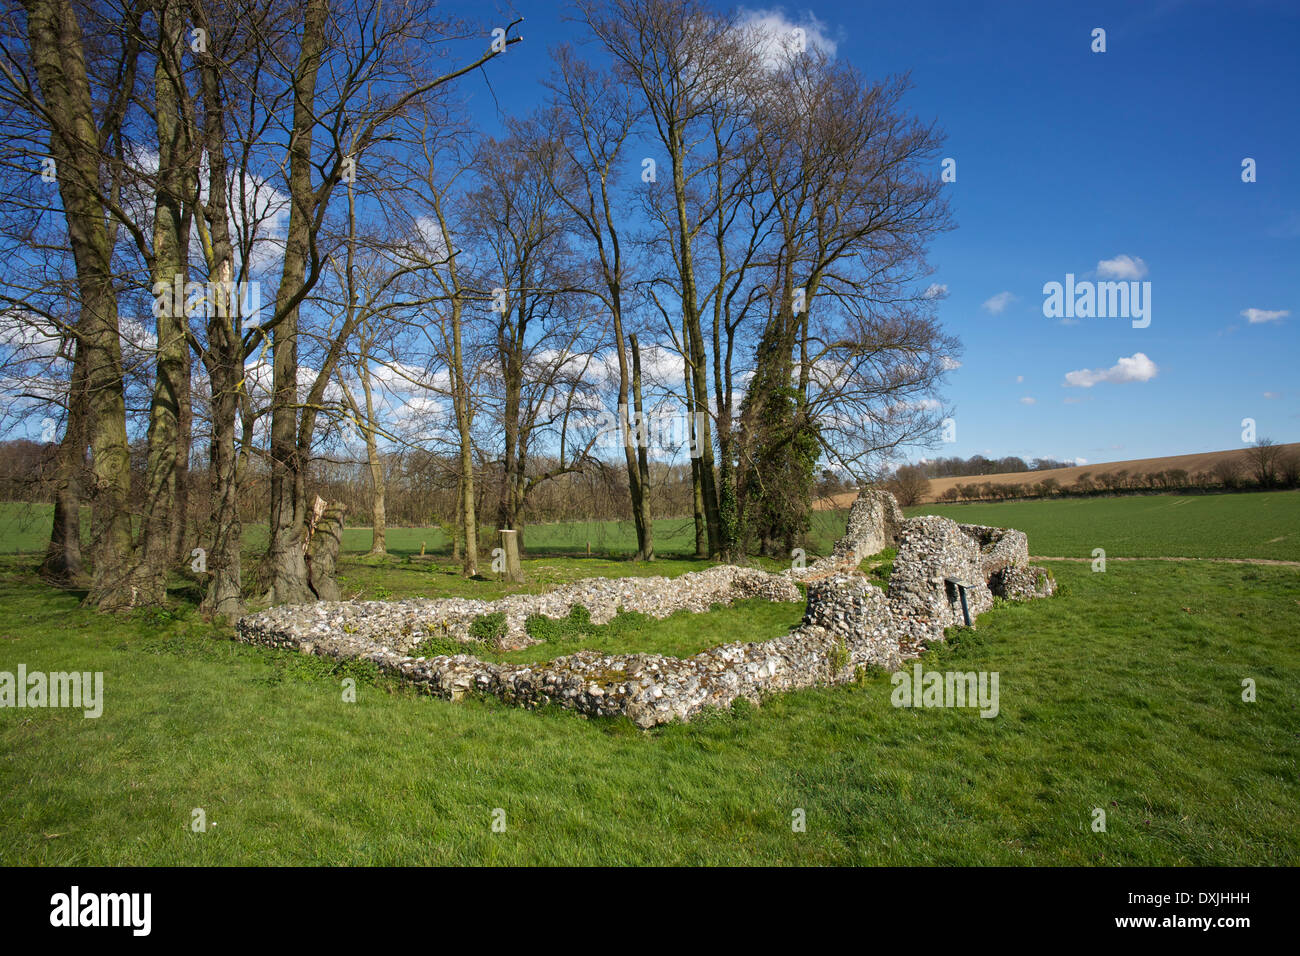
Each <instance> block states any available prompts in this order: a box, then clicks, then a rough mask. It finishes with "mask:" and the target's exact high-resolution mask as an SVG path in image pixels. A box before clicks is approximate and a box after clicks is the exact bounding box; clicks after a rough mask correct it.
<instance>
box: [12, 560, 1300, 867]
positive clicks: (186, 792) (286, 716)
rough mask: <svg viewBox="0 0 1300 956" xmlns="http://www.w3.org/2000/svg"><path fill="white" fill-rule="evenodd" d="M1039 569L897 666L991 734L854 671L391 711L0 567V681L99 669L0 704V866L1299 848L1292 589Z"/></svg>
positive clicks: (872, 860) (1214, 577)
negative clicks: (78, 680)
mask: <svg viewBox="0 0 1300 956" xmlns="http://www.w3.org/2000/svg"><path fill="white" fill-rule="evenodd" d="M1053 570H1054V572H1055V573H1056V574H1057V575H1058V577H1059V579H1060V580H1061V583H1062V593H1061V594H1060V595H1059V596H1058V597H1057V598H1055V599H1053V600H1050V601H1044V602H1037V603H1031V604H1026V605H1014V606H1000V607H998V608H996V609H994V610H993V611H991V612H989V614H988V615H986V616H985V617H984V618H982V619H981V627H980V628H979V630H978V631H977V632H973V633H971V632H962V633H961V634H960V635H959V642H958V643H957V645H956V646H955V647H951V648H944V649H942V651H941V652H938V653H935V654H933V655H932V656H931V657H930V658H928V659H927V660H926V666H927V667H931V666H932V667H936V668H942V669H961V670H996V671H998V672H999V673H1000V675H1001V678H1000V680H1001V701H1000V703H1001V713H1000V714H999V716H998V717H997V718H996V719H993V720H983V719H980V718H979V717H978V716H977V715H976V714H975V713H974V712H973V711H968V710H967V711H958V710H950V711H945V710H901V709H895V708H893V707H891V706H890V703H889V696H890V690H891V685H890V681H889V678H888V676H884V675H882V676H876V677H869V678H867V679H866V680H865V681H864V682H863V683H862V684H861V685H857V686H849V687H843V688H836V689H827V690H812V691H804V692H799V693H794V694H787V695H782V696H778V697H774V698H772V699H771V700H769V701H768V702H767V703H765V704H764V706H762V707H760V708H757V709H755V708H750V707H738V708H736V709H735V710H734V711H732V712H719V713H714V714H712V715H709V716H706V717H704V718H702V719H700V720H698V721H696V722H693V723H691V724H687V725H673V726H669V727H666V728H662V729H660V730H657V731H653V732H649V733H645V732H641V731H638V730H636V729H634V728H633V727H632V726H631V725H630V724H629V723H627V722H626V721H622V720H583V719H581V718H579V717H578V716H576V715H575V714H573V713H571V712H568V711H561V710H558V709H547V710H543V711H540V712H528V711H523V710H517V709H514V708H511V707H508V706H506V705H504V704H500V703H498V702H495V701H476V700H475V701H466V702H460V703H451V702H446V701H442V700H437V699H433V698H428V697H422V696H418V695H416V694H415V693H413V692H411V691H409V690H407V689H403V688H399V687H396V686H394V685H393V684H392V683H391V682H389V681H388V680H386V679H383V678H376V677H375V675H374V674H373V673H367V672H366V671H365V669H363V668H356V667H355V666H353V667H350V668H349V667H341V666H338V665H334V664H332V663H331V662H328V661H323V660H321V659H318V658H309V657H303V656H302V655H298V654H295V653H292V652H274V651H269V650H266V649H261V648H254V647H249V646H244V645H240V644H237V643H234V642H231V641H228V640H224V639H222V634H221V632H219V631H214V630H213V629H212V628H211V627H210V626H209V625H206V624H204V623H203V622H201V621H199V620H197V619H196V618H195V616H194V615H193V613H192V612H191V611H189V610H187V609H184V608H182V609H181V610H180V611H178V612H177V613H176V614H175V615H168V614H158V613H152V614H149V613H142V612H141V613H137V614H136V615H135V616H133V617H130V618H125V619H113V618H105V617H103V616H100V615H98V614H95V613H92V612H90V611H87V610H84V609H82V608H80V607H79V606H78V603H77V596H76V595H75V594H63V593H57V592H51V591H50V590H48V589H47V588H45V587H43V586H42V585H40V584H39V582H37V581H36V580H34V578H33V577H32V575H31V574H30V572H29V571H27V570H25V569H23V568H22V567H21V566H19V565H18V564H17V562H15V561H14V560H13V559H10V560H9V561H6V562H5V563H4V570H3V573H0V606H3V608H4V614H3V624H0V670H9V671H12V670H14V669H15V668H16V666H17V664H18V663H19V662H22V663H25V664H26V665H27V667H28V668H29V669H30V670H47V671H52V670H70V669H77V670H92V671H94V670H100V671H103V672H104V675H105V685H106V686H105V698H106V701H105V707H104V715H103V716H102V717H101V718H99V719H98V720H85V719H83V718H82V717H81V716H80V714H79V713H71V712H67V711H52V710H22V711H18V710H9V709H6V710H3V711H0V862H3V863H23V864H30V863H39V864H221V863H262V864H272V863H286V864H295V863H314V864H337V863H350V864H395V863H412V864H434V863H471V864H480V863H526V864H541V863H580V864H596V863H609V864H632V863H637V864H649V863H709V864H723V863H732V864H747V863H791V864H793V863H801V864H833V863H842V864H855V863H862V864H916V863H928V864H966V863H986V864H1015V863H1036V864H1223V865H1229V864H1246V865H1250V864H1264V863H1271V864H1290V865H1294V864H1296V863H1298V862H1300V827H1298V826H1297V815H1296V813H1295V807H1296V806H1297V805H1300V792H1298V790H1300V788H1298V787H1297V782H1296V781H1297V766H1296V763H1297V757H1296V755H1297V752H1298V750H1300V748H1298V747H1297V739H1298V737H1300V715H1298V714H1297V710H1296V705H1297V703H1300V655H1298V654H1297V651H1296V647H1295V637H1294V635H1295V633H1296V631H1297V626H1298V625H1300V587H1298V586H1297V577H1296V574H1295V572H1294V571H1293V570H1291V569H1287V568H1271V567H1245V566H1236V565H1199V564H1197V565H1186V564H1184V565H1175V564H1167V563H1166V564H1160V563H1146V562H1135V563H1129V564H1124V565H1116V566H1112V567H1111V569H1110V570H1109V571H1108V572H1107V573H1106V574H1093V573H1091V572H1090V570H1089V568H1088V566H1087V565H1068V564H1060V565H1057V566H1055V567H1054V568H1053ZM785 613H786V612H784V611H782V610H781V609H780V606H777V607H773V606H770V605H769V606H768V607H767V608H764V609H762V613H761V614H760V613H759V612H758V610H757V609H756V608H755V607H754V606H752V605H751V604H750V603H749V602H742V604H741V605H738V606H736V607H732V608H728V609H721V610H716V611H714V612H712V613H711V614H710V615H706V616H705V618H708V619H709V621H708V623H706V624H704V625H703V626H704V627H707V628H713V629H715V633H716V636H717V637H718V638H722V637H726V638H731V639H739V638H745V639H760V638H764V637H772V636H776V635H777V634H779V633H781V632H782V631H784V629H785V628H786V627H787V626H788V623H789V617H788V616H783V614H785ZM664 626H665V631H672V630H675V629H677V628H678V627H679V625H678V624H677V622H675V621H674V620H673V619H671V618H670V619H669V620H668V622H666V623H665V625H664ZM680 628H681V629H680V638H679V639H682V640H685V639H686V638H687V632H688V630H689V625H685V624H684V625H681V626H680ZM708 639H709V640H710V641H712V640H714V637H712V636H710V637H709V638H708ZM671 640H672V639H665V641H666V642H667V643H671ZM684 650H685V648H683V651H684ZM345 676H352V677H359V678H360V683H359V687H358V692H357V701H356V703H345V702H343V700H342V693H341V690H340V682H341V680H342V678H343V677H345ZM1245 677H1252V678H1254V679H1255V680H1256V681H1257V683H1258V688H1259V699H1258V701H1257V702H1256V703H1254V704H1246V703H1243V702H1242V701H1241V681H1242V679H1243V678H1245ZM198 807H201V808H203V809H204V811H205V813H206V814H207V817H208V819H209V820H210V821H213V822H215V823H216V824H217V825H216V826H215V827H214V828H211V829H209V831H208V832H206V833H193V832H191V831H190V829H189V824H190V820H191V811H192V810H193V809H194V808H198ZM1094 807H1103V808H1105V809H1106V810H1107V814H1108V829H1107V832H1106V833H1105V834H1098V833H1093V832H1092V831H1091V829H1090V826H1089V824H1090V821H1091V819H1092V816H1091V814H1092V810H1093V808H1094ZM495 808H501V809H504V810H505V812H506V820H507V825H508V828H507V831H506V832H505V833H494V832H492V829H491V819H492V811H493V810H494V809H495ZM796 808H802V809H804V810H805V811H806V813H807V820H808V824H807V832H806V833H792V832H791V828H790V819H791V813H792V811H793V810H795V809H796Z"/></svg>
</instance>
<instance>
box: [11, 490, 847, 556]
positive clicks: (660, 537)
mask: <svg viewBox="0 0 1300 956" xmlns="http://www.w3.org/2000/svg"><path fill="white" fill-rule="evenodd" d="M845 514H846V512H833V511H831V512H824V511H821V512H814V513H813V516H812V528H811V530H810V532H809V536H808V545H807V548H806V550H808V551H809V552H810V553H811V554H814V555H820V554H826V553H828V552H829V551H830V549H831V546H832V545H834V543H835V541H836V539H837V538H838V537H839V536H840V535H841V534H843V533H844V520H845ZM52 516H53V506H52V505H43V504H24V503H21V502H12V501H6V502H0V554H14V553H37V552H42V551H44V550H45V546H46V544H47V543H48V542H49V539H50V522H51V520H52ZM89 517H90V514H89V509H83V514H82V526H83V529H85V530H88V529H89ZM654 526H655V551H656V553H657V554H659V555H660V556H664V557H687V556H690V555H693V554H694V553H695V524H694V522H693V521H692V520H691V519H689V518H661V519H659V520H657V521H655V523H654ZM484 535H485V537H484V541H488V540H491V537H492V531H491V529H484ZM524 535H525V543H526V546H527V550H528V552H529V553H531V554H534V555H538V556H541V555H552V556H555V555H559V556H567V557H578V556H585V555H586V554H587V547H588V545H590V546H591V553H592V555H593V556H594V557H596V558H599V559H610V558H613V559H615V560H619V559H624V558H630V557H632V555H634V554H635V553H636V529H635V527H634V526H633V524H632V522H631V521H574V522H568V523H564V524H530V525H528V526H527V527H526V528H525V529H524ZM372 540H373V538H372V535H371V531H370V528H369V527H355V528H344V529H343V550H344V551H345V552H350V553H364V552H366V551H369V550H370V546H371V543H372ZM266 544H267V530H266V526H265V525H257V524H253V525H247V526H245V528H244V548H245V549H247V550H249V551H254V552H256V551H264V550H265V549H266ZM421 545H424V546H425V549H426V553H428V554H436V555H439V556H441V557H448V556H450V554H451V542H450V541H449V540H448V539H447V537H446V535H445V534H443V532H442V529H441V528H435V527H430V528H389V529H388V530H387V533H386V536H385V546H386V548H387V550H388V551H389V552H390V553H391V554H395V555H398V556H400V557H407V556H410V555H418V554H419V553H420V547H421ZM484 546H485V547H490V545H486V544H485V545H484Z"/></svg>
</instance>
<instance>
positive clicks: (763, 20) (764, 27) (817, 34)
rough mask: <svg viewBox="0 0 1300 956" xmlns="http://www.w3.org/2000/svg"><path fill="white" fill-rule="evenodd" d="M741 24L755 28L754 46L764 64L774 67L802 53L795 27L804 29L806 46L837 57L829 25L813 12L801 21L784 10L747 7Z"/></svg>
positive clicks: (805, 14) (806, 14)
mask: <svg viewBox="0 0 1300 956" xmlns="http://www.w3.org/2000/svg"><path fill="white" fill-rule="evenodd" d="M740 25H741V26H742V27H744V28H748V29H750V30H752V31H753V34H754V47H755V49H756V50H757V51H758V54H759V56H760V57H761V58H762V60H763V65H764V66H765V67H767V68H768V69H769V70H774V69H776V68H777V67H778V66H780V65H781V62H782V61H783V60H784V59H785V58H786V57H787V56H789V55H790V54H792V53H796V52H798V39H797V36H796V34H795V30H796V29H798V30H802V31H803V41H804V46H805V48H806V49H808V50H818V51H820V52H822V53H825V54H826V55H827V56H834V55H835V50H836V46H837V45H836V42H835V41H834V40H833V39H831V36H830V33H829V32H828V31H827V28H826V24H824V23H822V21H820V20H818V19H817V17H815V16H814V15H813V14H811V13H804V15H803V17H802V18H801V19H799V20H791V19H790V18H789V17H787V16H786V15H785V12H784V11H783V10H780V9H772V10H745V9H743V8H742V15H741V18H740Z"/></svg>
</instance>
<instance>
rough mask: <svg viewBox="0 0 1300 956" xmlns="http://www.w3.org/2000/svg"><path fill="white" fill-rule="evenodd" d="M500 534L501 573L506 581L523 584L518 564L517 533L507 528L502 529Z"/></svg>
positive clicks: (521, 572) (521, 569) (521, 570)
mask: <svg viewBox="0 0 1300 956" xmlns="http://www.w3.org/2000/svg"><path fill="white" fill-rule="evenodd" d="M500 534H501V559H502V560H501V571H502V573H503V574H504V575H505V578H506V580H507V581H512V582H514V583H515V584H523V583H524V569H523V566H522V565H520V563H519V532H518V531H515V530H513V529H509V528H502V529H500Z"/></svg>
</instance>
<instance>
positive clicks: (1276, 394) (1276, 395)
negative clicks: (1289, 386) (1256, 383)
mask: <svg viewBox="0 0 1300 956" xmlns="http://www.w3.org/2000/svg"><path fill="white" fill-rule="evenodd" d="M1264 397H1265V398H1281V397H1282V393H1281V392H1265V393H1264Z"/></svg>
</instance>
